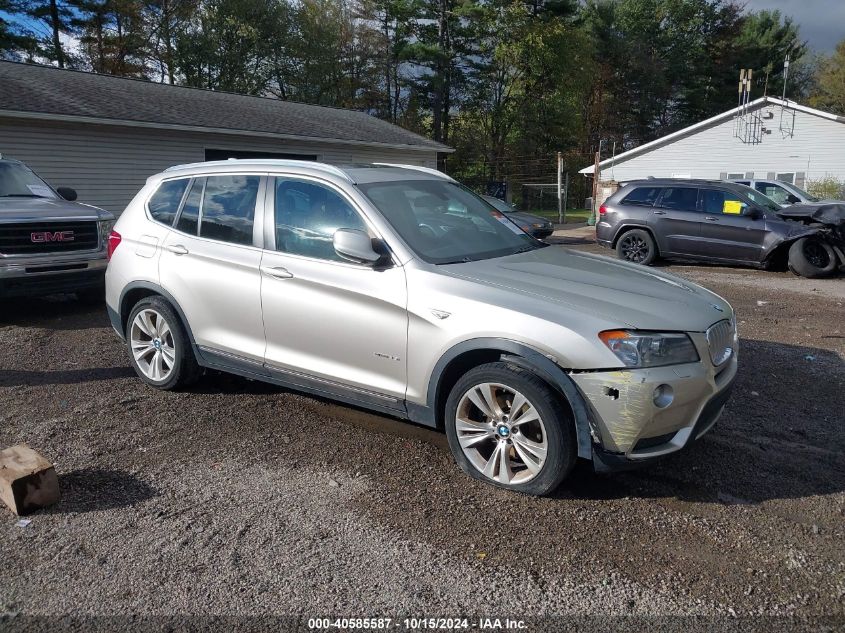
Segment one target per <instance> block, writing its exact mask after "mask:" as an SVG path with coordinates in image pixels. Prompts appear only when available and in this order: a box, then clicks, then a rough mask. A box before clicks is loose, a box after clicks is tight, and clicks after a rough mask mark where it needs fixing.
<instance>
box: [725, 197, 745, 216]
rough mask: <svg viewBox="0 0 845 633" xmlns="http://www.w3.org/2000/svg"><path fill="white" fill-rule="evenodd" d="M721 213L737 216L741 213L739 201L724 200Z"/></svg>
mask: <svg viewBox="0 0 845 633" xmlns="http://www.w3.org/2000/svg"><path fill="white" fill-rule="evenodd" d="M722 213H732V214H733V215H739V214H740V213H742V203H741V202H740V201H739V200H725V205H724V206H723V207H722Z"/></svg>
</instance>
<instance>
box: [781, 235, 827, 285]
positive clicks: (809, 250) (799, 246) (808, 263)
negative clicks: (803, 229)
mask: <svg viewBox="0 0 845 633" xmlns="http://www.w3.org/2000/svg"><path fill="white" fill-rule="evenodd" d="M789 270H791V271H792V272H794V273H795V274H797V275H801V276H802V277H807V278H809V279H815V278H818V277H827V276H828V275H830V274H831V273H832V272H833V271H834V270H836V253H834V252H833V248H832V247H831V246H830V244H828V243H827V242H825V241H824V240H822V239H819V238H818V237H814V236H811V237H802V238H801V239H797V240H795V242H793V244H792V246H790V247H789Z"/></svg>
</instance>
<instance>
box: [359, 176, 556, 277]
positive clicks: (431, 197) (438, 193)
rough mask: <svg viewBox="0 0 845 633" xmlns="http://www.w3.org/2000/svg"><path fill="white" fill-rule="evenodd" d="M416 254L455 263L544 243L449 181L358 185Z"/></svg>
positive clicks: (487, 257) (432, 261)
mask: <svg viewBox="0 0 845 633" xmlns="http://www.w3.org/2000/svg"><path fill="white" fill-rule="evenodd" d="M359 187H360V188H361V191H363V192H364V194H365V195H366V196H367V197H368V198H369V199H370V201H371V202H372V203H373V204H374V205H375V206H376V208H377V209H378V210H379V211H381V213H382V215H384V217H385V218H386V219H387V221H388V222H390V224H391V225H392V226H393V228H394V229H396V232H397V233H399V235H401V236H402V239H403V240H405V242H406V243H407V244H408V246H410V247H411V248H412V249H413V250H414V252H415V253H417V255H419V256H420V257H421V258H422V259H424V260H425V261H427V262H429V263H431V264H455V263H458V262H469V261H474V260H479V259H489V258H492V257H502V256H504V255H513V254H514V253H521V252H524V251H527V250H534V249H536V248H542V247H543V246H545V244H543V243H542V242H539V241H537V240H535V239H534V238H533V237H531V236H530V235H528V234H527V233H525V232H523V230H522V229H520V228H519V227H518V226H517V225H516V224H514V223H513V222H511V221H510V220H509V219H508V218H507V217H505V214H503V213H501V212H499V211H496V210H495V209H493V208H491V207H490V205H489V204H487V203H486V202H484V201H483V200H482V199H481V198H479V197H478V196H477V195H475V194H474V193H472V192H471V191H470V190H469V189H466V188H465V187H462V186H461V185H458V184H456V183H453V182H449V181H445V180H415V181H407V180H405V181H402V182H375V183H370V184H362V185H359Z"/></svg>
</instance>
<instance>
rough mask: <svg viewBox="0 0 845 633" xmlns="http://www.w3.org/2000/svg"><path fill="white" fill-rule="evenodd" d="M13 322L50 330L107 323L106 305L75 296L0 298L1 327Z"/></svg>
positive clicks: (20, 325) (86, 327) (104, 325)
mask: <svg viewBox="0 0 845 633" xmlns="http://www.w3.org/2000/svg"><path fill="white" fill-rule="evenodd" d="M6 325H16V326H18V327H34V328H44V329H49V330H85V329H96V328H101V327H108V326H109V317H108V314H107V313H106V304H105V302H103V303H97V304H91V303H85V302H83V301H79V300H77V298H76V296H75V295H72V294H67V295H51V296H47V297H22V298H15V299H0V327H3V326H6Z"/></svg>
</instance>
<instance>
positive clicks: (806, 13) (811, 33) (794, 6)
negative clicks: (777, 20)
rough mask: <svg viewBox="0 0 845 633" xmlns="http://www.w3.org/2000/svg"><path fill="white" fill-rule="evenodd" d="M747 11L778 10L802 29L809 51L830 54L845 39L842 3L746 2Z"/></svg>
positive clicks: (834, 0) (801, 0)
mask: <svg viewBox="0 0 845 633" xmlns="http://www.w3.org/2000/svg"><path fill="white" fill-rule="evenodd" d="M745 4H746V6H747V8H748V9H750V10H759V9H778V10H780V12H781V13H783V14H784V15H789V16H792V19H793V20H794V21H795V22H796V23H797V24H798V25H799V26H800V27H801V37H802V38H804V39H805V40H806V41H807V45H808V46H809V47H810V50H813V51H815V52H817V53H832V52H833V50H834V49H835V48H836V45H837V44H838V43H839V42H841V41H842V40H843V39H845V0H746V2H745Z"/></svg>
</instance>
